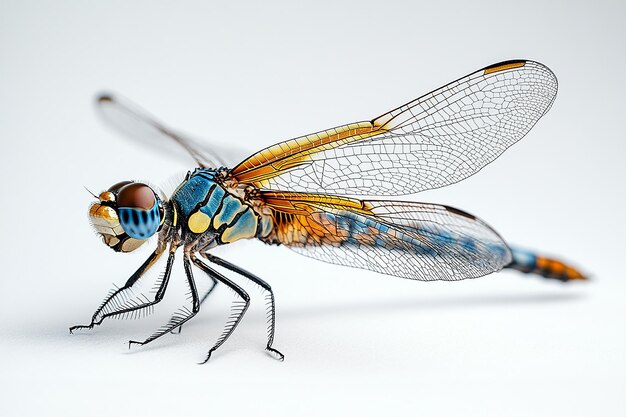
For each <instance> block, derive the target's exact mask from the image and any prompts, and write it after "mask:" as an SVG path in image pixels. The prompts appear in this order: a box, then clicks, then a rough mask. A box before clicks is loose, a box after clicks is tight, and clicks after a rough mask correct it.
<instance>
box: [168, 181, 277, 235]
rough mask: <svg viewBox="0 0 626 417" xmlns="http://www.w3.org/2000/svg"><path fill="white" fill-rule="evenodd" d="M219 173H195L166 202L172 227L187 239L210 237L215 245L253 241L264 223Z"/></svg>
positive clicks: (241, 192) (242, 196) (260, 231)
mask: <svg viewBox="0 0 626 417" xmlns="http://www.w3.org/2000/svg"><path fill="white" fill-rule="evenodd" d="M223 172H224V170H217V171H216V170H212V169H205V168H198V169H196V170H195V171H194V172H193V173H190V174H189V175H188V176H187V178H186V179H185V181H184V182H183V183H182V184H181V185H180V186H179V187H178V188H177V189H176V191H175V192H174V194H173V195H172V197H171V199H170V201H171V202H172V204H173V207H174V210H175V211H176V224H175V225H176V227H182V228H184V229H185V231H186V232H188V233H186V234H187V235H190V236H191V237H190V238H191V239H198V238H199V235H210V236H214V240H215V243H216V244H226V243H231V242H234V241H236V240H240V239H248V238H253V237H256V236H258V235H259V233H262V232H263V229H264V228H267V224H268V223H267V221H266V220H264V218H263V216H261V215H259V214H258V213H257V212H256V211H255V210H254V208H253V207H252V205H251V203H250V202H249V201H248V200H247V199H246V196H245V193H244V192H243V191H242V190H239V189H237V188H236V187H232V186H230V185H231V184H228V183H227V182H225V181H224V176H223V175H222V173H223ZM264 226H265V227H264Z"/></svg>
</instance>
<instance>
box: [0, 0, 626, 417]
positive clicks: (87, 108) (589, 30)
mask: <svg viewBox="0 0 626 417" xmlns="http://www.w3.org/2000/svg"><path fill="white" fill-rule="evenodd" d="M130 3H131V2H121V1H120V2H110V1H107V2H103V1H101V2H78V1H77V2H18V1H6V0H2V1H0V140H1V141H2V142H1V144H2V148H1V150H0V191H1V193H0V195H1V197H0V198H1V199H2V212H1V213H2V215H1V216H0V236H1V237H2V239H1V242H0V245H1V251H0V257H1V258H0V259H1V264H2V269H1V272H0V326H1V336H0V396H1V397H2V399H1V400H0V415H2V416H22V415H23V416H31V415H33V416H34V415H37V416H41V415H62V416H87V415H89V416H92V415H115V416H124V415H135V416H143V415H150V416H158V415H191V413H192V412H193V413H194V414H195V415H200V414H202V415H224V414H225V413H229V414H232V415H243V414H244V413H245V414H247V415H255V416H256V415H273V416H282V415H290V416H293V415H310V416H325V415H336V414H344V415H346V414H349V415H353V414H358V415H394V414H400V413H403V414H408V415H418V414H417V413H420V414H419V415H428V416H431V415H456V416H458V415H464V416H472V415H480V416H518V415H519V416H543V415H545V416H589V415H601V416H623V415H626V397H625V394H626V359H625V354H624V352H625V351H626V337H625V332H624V328H625V327H624V323H623V321H624V317H626V314H625V313H626V307H625V304H626V302H625V299H624V297H625V292H626V277H625V276H624V272H623V260H624V255H623V236H624V234H625V233H626V230H625V222H624V217H623V211H624V207H625V205H624V188H623V181H624V179H625V175H624V174H625V173H626V172H625V169H624V156H625V154H626V152H625V146H624V131H625V129H624V115H625V112H624V101H623V100H624V93H625V89H624V81H623V74H624V68H626V66H625V64H626V62H625V56H626V55H625V54H624V39H626V30H625V29H624V28H625V26H624V19H625V18H626V13H625V9H626V8H625V7H624V3H623V2H619V1H615V2H604V1H595V2H587V3H588V4H584V3H583V2H565V1H563V2H545V1H524V2H519V1H518V2H502V1H471V2H454V3H443V2H442V3H438V2H423V3H421V4H419V3H417V2H415V3H411V2H406V3H404V2H389V1H378V2H372V3H366V2H354V3H351V4H349V3H341V4H340V3H339V2H335V1H333V2H315V5H311V4H308V5H307V4H299V3H294V2H284V3H282V4H280V3H269V2H255V3H252V2H251V3H250V4H238V5H234V4H231V5H226V4H225V3H227V2H219V3H217V2H215V3H213V4H211V3H209V2H176V7H174V3H173V2H155V1H146V2H132V4H130ZM513 58H527V59H534V60H538V61H540V62H543V63H545V64H546V65H548V66H549V67H550V68H551V69H552V70H553V71H554V72H555V73H556V75H557V77H558V78H559V87H560V90H559V94H558V97H557V100H556V102H555V104H554V106H553V108H552V110H551V111H550V113H549V114H548V115H547V116H546V117H544V118H543V119H542V120H541V121H540V122H539V123H538V124H537V126H536V127H535V128H534V129H533V130H532V131H531V132H530V134H529V135H528V136H527V137H526V138H525V139H524V140H522V141H521V142H520V143H519V144H517V145H515V146H513V148H512V149H510V150H509V151H508V152H506V153H505V154H504V155H503V156H502V157H501V158H500V159H499V160H497V161H496V162H495V163H493V164H492V165H490V166H489V167H487V168H485V169H484V170H483V171H481V172H480V174H479V175H476V176H474V177H472V178H470V179H468V180H466V181H464V182H463V183H461V184H458V185H455V186H451V187H448V188H446V189H443V190H439V191H436V192H428V193H423V194H421V195H419V196H408V197H406V198H407V199H411V200H424V201H432V202H438V203H446V204H451V205H454V206H457V207H460V208H463V209H465V210H467V211H469V212H472V213H475V214H477V215H479V216H480V217H482V218H483V219H485V220H486V221H488V222H489V223H490V224H492V225H493V226H494V227H495V228H496V229H497V230H498V231H499V232H500V233H501V234H502V235H503V236H504V237H505V238H506V239H508V240H509V241H511V242H517V243H520V244H522V245H526V246H530V247H536V248H538V249H543V250H545V251H548V253H552V254H560V255H562V256H564V257H565V258H566V259H569V260H571V261H573V262H574V263H575V264H576V265H578V266H580V267H581V268H583V269H584V270H585V271H587V272H589V273H590V274H592V276H593V281H592V282H590V283H584V284H574V285H561V284H560V283H558V282H546V281H544V280H541V279H539V278H534V277H530V276H524V275H520V274H516V273H515V272H502V273H500V274H495V275H492V276H489V277H486V278H482V279H479V280H468V281H463V282H453V283H439V282H437V283H422V282H413V281H408V280H402V279H394V278H391V277H386V276H381V275H377V274H375V273H371V272H365V271H360V270H354V269H349V268H343V267H338V266H333V265H326V264H322V263H320V262H317V261H314V260H311V259H307V258H304V257H301V256H299V255H297V254H295V253H293V252H290V251H289V250H288V249H285V248H277V247H269V246H265V245H263V244H261V243H259V242H244V243H237V244H234V245H232V247H227V248H222V249H220V250H219V254H221V255H223V256H224V257H225V258H226V259H229V260H231V261H233V262H236V263H237V264H239V265H241V266H243V267H245V268H247V269H249V270H251V271H254V272H255V273H257V274H258V275H260V276H261V277H264V278H265V279H266V280H268V281H269V282H271V284H272V285H273V288H274V289H275V293H276V297H277V302H278V331H277V339H276V344H275V346H276V347H277V348H279V349H280V350H282V351H283V353H285V355H286V360H285V362H284V363H279V362H277V361H274V360H273V359H271V358H270V357H268V356H267V355H265V354H264V353H263V350H262V348H263V345H264V334H265V328H264V318H263V314H264V313H263V303H262V296H261V294H260V293H259V292H258V291H257V290H256V289H255V288H253V287H250V286H247V287H246V288H247V289H249V292H250V293H251V295H252V296H253V299H254V301H253V305H252V308H251V310H250V311H249V314H248V316H247V317H246V319H245V320H244V322H243V324H242V326H241V327H240V328H239V329H238V331H237V332H236V333H235V335H234V336H233V337H232V339H231V340H229V341H228V342H227V343H226V344H225V345H224V346H223V347H222V348H221V349H219V350H218V351H217V352H216V354H215V355H214V357H213V358H212V360H211V361H210V362H209V363H208V364H207V365H205V366H198V365H196V362H198V361H200V360H201V359H203V357H204V355H205V353H206V351H207V349H208V348H209V347H210V346H211V344H212V343H213V342H214V340H215V338H216V337H217V336H218V335H219V332H220V331H221V328H222V326H223V324H224V321H225V319H226V316H227V314H228V306H229V303H230V301H231V300H232V294H231V293H230V292H229V291H228V290H226V289H225V288H223V287H221V288H219V289H218V290H216V292H215V294H214V295H213V297H212V299H211V300H210V303H209V304H207V305H206V308H205V309H203V311H201V313H200V314H199V316H197V317H196V318H195V319H194V320H193V321H192V322H191V323H189V324H188V325H186V326H185V328H184V329H183V332H182V334H180V335H172V336H166V337H164V338H162V339H161V340H159V341H157V342H155V343H154V344H152V345H150V346H147V347H144V348H134V349H132V350H130V351H129V350H128V349H127V345H126V341H127V340H129V339H134V338H141V337H146V336H148V335H149V334H151V333H152V331H153V330H154V329H155V328H156V327H158V326H159V325H160V324H162V323H163V322H164V321H166V320H167V318H168V313H169V312H170V311H171V310H172V309H174V308H176V307H177V306H178V305H179V303H180V302H181V300H182V295H181V291H182V286H181V285H180V282H181V280H182V278H183V275H182V266H181V265H177V266H176V268H177V270H176V271H177V272H176V274H175V275H174V282H173V284H172V287H171V289H170V290H168V300H167V302H166V303H164V305H163V306H162V307H163V308H159V309H157V311H156V313H155V315H154V316H152V317H150V318H148V319H145V320H138V321H115V320H111V321H108V322H105V323H104V325H103V326H101V327H99V328H97V329H96V330H94V331H93V332H91V334H80V335H73V336H70V335H69V334H68V331H67V328H68V326H69V325H72V324H77V323H84V322H86V321H88V319H89V317H90V316H91V313H92V312H93V310H94V309H95V308H96V307H97V305H98V304H99V303H100V301H101V300H102V298H103V297H104V295H105V294H106V293H107V291H108V290H109V289H110V288H111V287H112V285H113V283H116V284H118V285H119V284H122V283H123V282H124V281H125V280H126V278H127V277H128V276H129V275H130V274H131V273H132V271H133V270H134V269H135V268H136V267H137V266H138V265H139V264H140V263H141V262H142V261H143V259H144V258H145V257H147V255H148V249H147V248H146V249H144V250H142V251H140V253H138V254H132V255H120V254H116V253H113V251H110V250H109V249H107V248H106V247H104V245H102V244H101V242H99V240H98V238H97V237H96V236H94V234H93V232H92V230H91V228H90V227H89V225H88V222H87V217H86V209H87V207H88V204H89V203H90V202H91V200H92V198H91V197H90V196H89V195H88V194H87V192H86V191H85V190H84V189H83V186H87V187H89V188H90V189H92V190H94V191H100V190H101V189H105V188H107V187H108V186H110V185H111V184H113V183H114V182H117V181H119V180H123V179H149V180H150V181H152V182H153V183H156V184H161V183H163V182H165V181H166V180H167V179H168V178H170V177H171V176H172V175H173V174H176V173H178V172H181V171H183V172H184V171H185V170H186V169H189V168H191V164H184V163H179V162H177V161H174V160H171V159H168V158H167V157H166V156H163V155H160V154H158V153H154V152H151V151H149V150H147V149H146V148H141V147H138V146H135V145H134V144H132V143H130V142H128V141H125V140H124V139H123V138H121V137H118V136H116V135H115V134H114V133H113V132H111V131H110V130H108V129H106V128H105V127H104V126H103V125H102V124H101V123H100V121H99V120H98V119H97V118H96V116H95V114H94V112H93V98H94V96H95V94H96V92H98V91H101V90H102V89H110V90H113V91H117V92H120V93H123V94H124V95H125V96H127V97H129V98H132V99H133V100H135V101H137V102H138V103H141V104H142V105H143V106H144V107H146V108H148V109H149V110H150V111H151V112H152V113H154V114H157V115H159V117H161V118H162V119H163V120H165V121H166V122H168V123H169V124H171V125H173V126H176V127H179V128H181V129H183V130H184V131H187V132H190V133H191V134H193V135H195V136H198V137H202V138H207V139H210V140H213V141H215V142H221V143H225V144H233V145H237V146H239V147H241V148H244V149H247V150H249V151H250V152H252V151H255V150H257V149H259V148H261V147H265V146H267V145H269V144H272V143H275V142H277V141H279V140H283V139H287V138H290V137H293V136H297V135H301V134H306V133H310V132H314V131H317V130H321V129H325V128H328V127H332V126H336V125H339V124H343V123H347V122H353V121H359V120H363V119H370V118H372V117H375V116H378V115H379V114H381V113H383V112H385V111H387V110H389V109H391V108H393V107H396V106H397V105H400V104H402V103H404V102H406V101H408V100H411V99H413V98H415V97H417V96H419V95H421V94H423V93H426V92H428V91H430V90H431V89H433V88H436V87H439V86H440V85H443V84H445V83H447V82H448V81H451V80H453V79H456V78H458V77H460V76H462V75H465V74H467V73H470V72H472V71H474V70H476V69H478V68H481V67H483V66H486V65H489V64H492V63H495V62H498V61H502V60H506V59H513ZM197 275H198V277H197V279H198V281H202V279H203V278H202V276H201V275H200V274H197ZM243 285H245V284H243Z"/></svg>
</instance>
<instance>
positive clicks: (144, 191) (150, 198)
mask: <svg viewBox="0 0 626 417" xmlns="http://www.w3.org/2000/svg"><path fill="white" fill-rule="evenodd" d="M155 201H156V198H155V196H154V191H152V188H150V187H148V186H147V185H146V184H142V183H140V182H133V183H129V184H126V185H124V186H122V188H120V190H119V191H118V193H117V206H118V207H128V208H131V207H133V208H139V209H143V210H150V209H151V208H152V207H153V206H154V203H155Z"/></svg>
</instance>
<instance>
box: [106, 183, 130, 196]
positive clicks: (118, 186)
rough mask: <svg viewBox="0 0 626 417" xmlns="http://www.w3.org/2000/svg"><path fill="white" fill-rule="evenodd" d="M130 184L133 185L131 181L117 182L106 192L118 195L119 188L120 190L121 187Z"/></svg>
mask: <svg viewBox="0 0 626 417" xmlns="http://www.w3.org/2000/svg"><path fill="white" fill-rule="evenodd" d="M132 183H133V182H132V181H120V182H118V183H116V184H113V185H112V186H110V187H109V189H108V190H107V191H110V192H112V193H113V194H117V193H118V191H119V190H120V188H122V187H123V186H125V185H128V184H132Z"/></svg>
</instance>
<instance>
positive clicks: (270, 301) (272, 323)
mask: <svg viewBox="0 0 626 417" xmlns="http://www.w3.org/2000/svg"><path fill="white" fill-rule="evenodd" d="M202 256H204V257H206V258H207V259H208V260H209V261H210V262H212V263H214V264H216V265H219V266H222V267H224V268H226V269H228V270H230V271H233V272H235V273H236V274H239V275H241V276H242V277H244V278H247V279H248V280H250V281H252V282H254V283H255V284H257V285H258V286H260V287H261V288H262V289H263V290H264V291H265V292H266V296H265V301H266V315H267V346H266V347H265V349H266V351H267V353H269V354H270V355H271V356H272V357H274V358H276V359H278V360H280V361H283V360H285V355H283V354H282V353H280V352H279V351H278V350H276V349H274V348H273V347H272V344H273V343H274V334H275V332H276V303H275V300H274V292H273V291H272V287H271V286H270V285H269V284H268V283H267V282H265V281H264V280H262V279H261V278H259V277H257V276H256V275H254V274H252V273H251V272H248V271H246V270H245V269H243V268H240V267H238V266H237V265H234V264H232V263H230V262H228V261H225V260H224V259H221V258H218V257H217V256H214V255H211V254H209V253H207V252H204V253H203V254H202Z"/></svg>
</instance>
